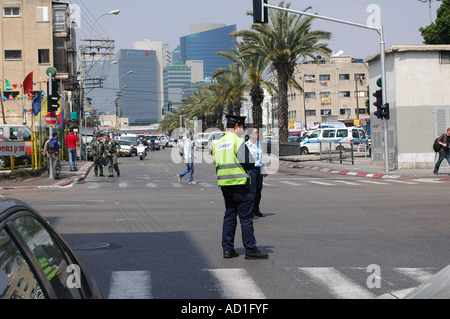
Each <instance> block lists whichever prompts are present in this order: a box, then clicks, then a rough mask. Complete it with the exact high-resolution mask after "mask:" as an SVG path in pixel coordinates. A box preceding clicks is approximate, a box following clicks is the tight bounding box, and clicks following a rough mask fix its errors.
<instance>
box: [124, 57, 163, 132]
mask: <svg viewBox="0 0 450 319" xmlns="http://www.w3.org/2000/svg"><path fill="white" fill-rule="evenodd" d="M116 57H117V61H118V66H119V70H118V76H119V89H120V95H119V97H120V101H119V103H120V104H119V105H120V114H121V115H122V116H123V117H126V118H128V119H129V125H130V126H138V125H149V124H154V123H156V122H158V120H159V118H160V117H161V115H160V114H161V112H160V105H161V104H162V101H161V99H160V94H159V91H158V87H159V85H158V81H159V75H158V62H157V57H156V51H154V50H127V49H121V50H119V52H118V53H117V56H116ZM130 71H132V73H130Z"/></svg>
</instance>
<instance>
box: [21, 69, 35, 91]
mask: <svg viewBox="0 0 450 319" xmlns="http://www.w3.org/2000/svg"><path fill="white" fill-rule="evenodd" d="M31 92H33V72H30V73H29V74H28V75H27V76H26V78H25V80H23V94H28V93H31Z"/></svg>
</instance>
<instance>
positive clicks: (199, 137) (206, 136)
mask: <svg viewBox="0 0 450 319" xmlns="http://www.w3.org/2000/svg"><path fill="white" fill-rule="evenodd" d="M208 136H209V134H202V133H200V134H198V135H197V138H198V139H202V140H204V139H207V138H208Z"/></svg>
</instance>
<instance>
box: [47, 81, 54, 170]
mask: <svg viewBox="0 0 450 319" xmlns="http://www.w3.org/2000/svg"><path fill="white" fill-rule="evenodd" d="M52 81H53V79H52V74H51V73H49V74H48V92H47V113H48V107H49V105H50V96H52V93H53V92H52ZM52 136H53V126H52V125H49V128H48V139H49V141H50V140H51V138H52ZM49 143H50V142H49ZM48 164H49V178H50V179H53V178H54V174H53V156H52V155H51V154H48Z"/></svg>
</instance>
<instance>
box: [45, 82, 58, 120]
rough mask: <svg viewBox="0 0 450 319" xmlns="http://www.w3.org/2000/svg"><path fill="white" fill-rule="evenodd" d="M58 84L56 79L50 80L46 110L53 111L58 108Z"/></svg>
mask: <svg viewBox="0 0 450 319" xmlns="http://www.w3.org/2000/svg"><path fill="white" fill-rule="evenodd" d="M58 90H59V85H58V82H57V81H52V94H49V95H48V100H47V105H48V112H49V113H50V112H51V113H55V112H56V110H58V107H59V104H58V101H59V99H60V98H61V95H60V94H59V93H58Z"/></svg>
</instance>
